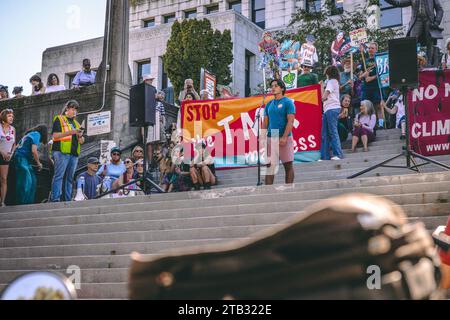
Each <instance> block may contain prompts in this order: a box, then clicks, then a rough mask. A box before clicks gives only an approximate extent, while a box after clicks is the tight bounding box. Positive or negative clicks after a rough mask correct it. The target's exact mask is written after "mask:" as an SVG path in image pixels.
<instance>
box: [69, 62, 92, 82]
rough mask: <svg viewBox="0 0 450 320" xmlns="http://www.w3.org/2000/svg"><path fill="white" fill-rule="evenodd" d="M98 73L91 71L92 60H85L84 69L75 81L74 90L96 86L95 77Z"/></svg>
mask: <svg viewBox="0 0 450 320" xmlns="http://www.w3.org/2000/svg"><path fill="white" fill-rule="evenodd" d="M96 76H97V73H96V72H95V71H93V70H91V60H89V59H84V60H83V69H82V70H81V71H79V72H78V73H77V75H76V76H75V78H74V79H73V82H72V85H73V86H74V88H80V87H87V86H91V85H93V84H95V77H96Z"/></svg>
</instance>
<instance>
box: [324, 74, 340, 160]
mask: <svg viewBox="0 0 450 320" xmlns="http://www.w3.org/2000/svg"><path fill="white" fill-rule="evenodd" d="M325 74H326V76H327V79H328V80H327V84H326V86H324V85H323V81H321V82H320V83H321V84H322V101H323V118H322V146H321V148H320V153H321V158H322V160H330V157H331V156H330V147H331V150H332V151H333V157H332V158H331V160H341V159H343V158H344V154H343V152H342V148H341V141H340V139H339V132H338V122H339V114H340V113H341V101H340V93H339V70H338V68H336V67H335V66H329V67H328V68H327V69H326V70H325Z"/></svg>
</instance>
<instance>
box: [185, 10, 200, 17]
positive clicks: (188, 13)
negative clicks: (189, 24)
mask: <svg viewBox="0 0 450 320" xmlns="http://www.w3.org/2000/svg"><path fill="white" fill-rule="evenodd" d="M184 17H185V18H186V19H190V18H195V17H197V10H191V11H185V12H184Z"/></svg>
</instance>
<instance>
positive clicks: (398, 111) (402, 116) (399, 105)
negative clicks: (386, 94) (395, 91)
mask: <svg viewBox="0 0 450 320" xmlns="http://www.w3.org/2000/svg"><path fill="white" fill-rule="evenodd" d="M384 110H386V112H388V113H389V114H395V115H396V121H395V124H396V127H397V128H398V129H402V135H401V136H400V140H405V139H406V113H405V104H404V103H403V95H400V96H399V97H398V99H397V102H396V103H395V105H394V107H393V108H392V109H389V108H388V107H387V106H386V104H385V105H384Z"/></svg>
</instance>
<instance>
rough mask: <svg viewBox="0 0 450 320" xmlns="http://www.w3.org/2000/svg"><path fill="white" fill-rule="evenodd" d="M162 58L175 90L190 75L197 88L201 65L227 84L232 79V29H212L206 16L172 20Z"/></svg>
mask: <svg viewBox="0 0 450 320" xmlns="http://www.w3.org/2000/svg"><path fill="white" fill-rule="evenodd" d="M163 61H164V66H165V68H166V72H167V76H168V77H169V79H170V81H171V82H172V84H173V86H174V90H175V92H180V91H181V90H182V89H183V86H184V80H185V79H189V78H190V79H192V80H194V86H195V88H199V87H200V71H201V68H206V69H207V70H208V71H210V72H212V73H213V74H215V75H216V78H217V83H220V84H224V85H227V84H229V83H230V82H231V81H232V77H231V70H230V67H229V66H230V64H231V63H232V62H233V43H232V41H231V32H230V30H225V31H224V32H223V33H222V32H220V31H218V30H213V29H212V28H211V23H210V21H209V20H207V19H203V20H197V19H189V20H183V21H182V22H179V21H175V22H174V24H173V26H172V33H171V36H170V39H169V40H168V41H167V51H166V53H165V54H164V56H163Z"/></svg>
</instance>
